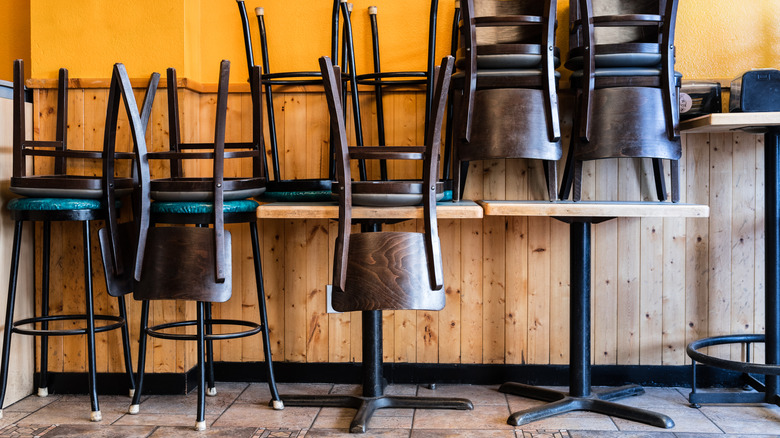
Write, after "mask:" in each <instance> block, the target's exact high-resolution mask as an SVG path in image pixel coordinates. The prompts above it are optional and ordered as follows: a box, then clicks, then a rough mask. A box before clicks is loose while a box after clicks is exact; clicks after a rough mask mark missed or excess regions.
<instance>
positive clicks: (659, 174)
mask: <svg viewBox="0 0 780 438" xmlns="http://www.w3.org/2000/svg"><path fill="white" fill-rule="evenodd" d="M653 177H654V179H655V192H656V195H657V196H658V200H659V201H661V202H663V201H666V178H665V176H664V162H663V161H662V160H661V159H660V158H653Z"/></svg>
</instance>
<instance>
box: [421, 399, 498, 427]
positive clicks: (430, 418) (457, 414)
mask: <svg viewBox="0 0 780 438" xmlns="http://www.w3.org/2000/svg"><path fill="white" fill-rule="evenodd" d="M508 416H509V409H507V407H506V406H499V405H476V406H474V409H473V410H471V411H456V410H448V409H419V410H417V411H416V412H415V414H414V423H413V426H412V427H413V428H414V429H473V428H474V426H475V425H479V427H480V428H482V429H512V426H510V425H508V424H506V419H507V417H508Z"/></svg>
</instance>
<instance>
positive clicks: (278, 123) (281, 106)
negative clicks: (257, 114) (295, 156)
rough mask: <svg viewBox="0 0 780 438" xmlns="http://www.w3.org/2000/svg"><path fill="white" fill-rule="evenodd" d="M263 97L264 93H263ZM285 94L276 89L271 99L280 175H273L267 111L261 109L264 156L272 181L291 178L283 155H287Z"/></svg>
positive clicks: (264, 108)
mask: <svg viewBox="0 0 780 438" xmlns="http://www.w3.org/2000/svg"><path fill="white" fill-rule="evenodd" d="M263 96H264V97H265V95H263ZM263 103H265V99H263ZM286 104H287V96H286V93H283V92H279V91H276V92H275V93H274V99H273V107H274V117H275V123H274V127H275V128H276V148H277V153H278V158H279V173H280V175H274V174H273V172H274V170H273V164H272V163H273V157H272V150H271V143H270V138H269V137H268V135H269V134H268V130H267V128H268V112H267V111H263V119H264V120H265V124H264V126H265V127H266V131H265V132H266V134H265V135H266V158H267V161H268V172H269V175H270V176H271V177H272V179H273V180H274V181H276V180H284V179H291V178H292V175H288V174H287V173H286V171H285V166H286V164H285V157H286V156H287V153H286V151H287V147H286V144H287V140H286V137H287V127H286V124H285V117H286V116H287V112H286V108H287V105H286ZM266 109H267V107H265V106H264V107H263V110H266Z"/></svg>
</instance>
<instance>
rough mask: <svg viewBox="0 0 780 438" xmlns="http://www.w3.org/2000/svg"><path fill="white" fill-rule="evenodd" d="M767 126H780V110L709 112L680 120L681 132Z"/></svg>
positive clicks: (750, 129) (752, 128)
mask: <svg viewBox="0 0 780 438" xmlns="http://www.w3.org/2000/svg"><path fill="white" fill-rule="evenodd" d="M767 126H780V112H772V113H723V114H717V113H716V114H709V115H706V116H701V117H697V118H695V119H691V120H686V121H684V122H680V132H682V133H686V134H698V133H708V132H729V131H756V132H757V133H761V132H763V131H765V130H766V127H767Z"/></svg>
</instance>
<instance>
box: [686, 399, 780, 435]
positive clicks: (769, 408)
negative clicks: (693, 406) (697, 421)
mask: <svg viewBox="0 0 780 438" xmlns="http://www.w3.org/2000/svg"><path fill="white" fill-rule="evenodd" d="M700 411H701V412H702V413H703V414H704V415H705V416H706V417H707V418H709V419H710V420H712V422H713V423H715V424H716V425H717V426H718V427H720V428H721V429H722V430H723V431H724V432H726V433H741V434H774V435H780V407H777V406H773V405H763V404H762V405H754V406H750V405H747V406H746V405H731V406H726V405H719V406H702V408H701V409H700Z"/></svg>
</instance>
